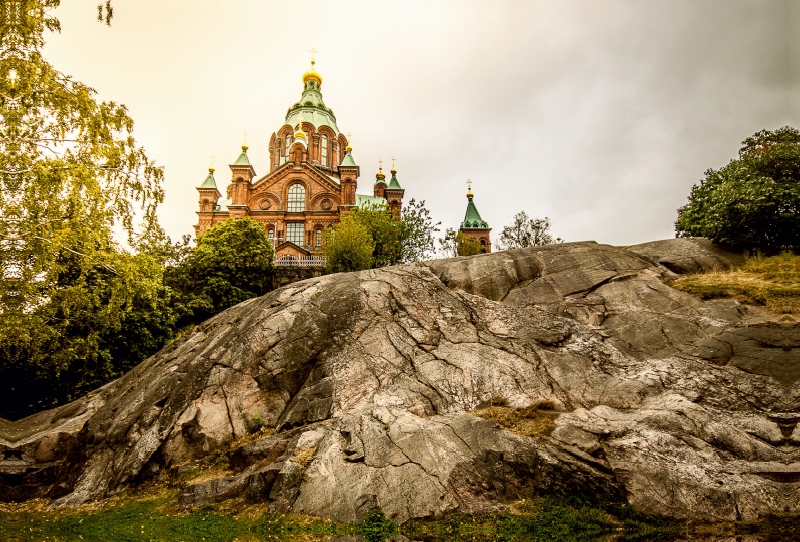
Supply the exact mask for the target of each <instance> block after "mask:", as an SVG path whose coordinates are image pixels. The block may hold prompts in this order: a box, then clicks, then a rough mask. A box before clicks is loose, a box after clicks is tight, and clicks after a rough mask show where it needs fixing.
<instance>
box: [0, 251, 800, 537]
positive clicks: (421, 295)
mask: <svg viewBox="0 0 800 542" xmlns="http://www.w3.org/2000/svg"><path fill="white" fill-rule="evenodd" d="M659 243H661V244H660V245H659V244H658V243H649V244H647V245H641V246H639V247H631V249H630V250H624V249H619V248H615V247H610V246H605V245H599V244H596V243H593V242H585V243H569V244H563V245H551V246H546V247H539V248H533V249H525V250H512V251H507V252H499V253H494V254H486V255H480V256H474V257H469V258H454V259H449V260H439V261H434V262H429V263H427V264H423V265H419V264H415V265H406V266H397V267H389V268H383V269H376V270H370V271H363V272H360V273H349V274H337V275H328V276H324V277H320V278H316V279H310V280H306V281H303V282H299V283H295V284H292V285H289V286H287V287H284V288H281V289H279V290H277V291H275V292H272V293H270V294H268V295H266V296H264V297H261V298H258V299H253V300H250V301H247V302H245V303H242V304H240V305H238V306H236V307H233V308H231V309H229V310H228V311H226V312H224V313H222V314H220V315H218V316H216V317H214V318H212V319H211V320H209V321H207V322H205V323H204V324H203V325H201V326H199V327H198V328H197V329H196V330H195V331H194V332H193V333H191V334H189V335H187V336H185V337H183V338H182V339H181V340H179V341H177V342H176V343H174V344H172V345H170V346H169V347H168V348H166V349H164V350H163V351H161V352H160V353H158V354H157V355H155V356H153V357H152V358H150V359H148V360H146V361H145V362H143V363H142V364H141V365H139V366H138V367H137V368H136V369H134V370H133V371H131V372H130V373H128V374H126V375H125V376H124V377H122V378H121V379H119V380H117V381H115V382H112V383H110V384H108V385H107V386H105V387H103V388H101V389H100V390H98V391H97V392H95V393H93V394H90V395H89V396H87V397H86V398H84V399H81V400H79V401H76V402H75V403H72V404H69V405H66V406H64V407H62V408H59V409H56V410H53V411H48V412H43V413H40V414H37V415H35V416H32V417H29V418H26V419H24V420H20V421H18V422H13V423H12V422H5V423H4V424H3V425H2V426H0V438H2V448H3V453H4V459H3V461H2V462H0V474H2V486H0V498H2V500H6V501H19V500H25V499H30V498H34V497H45V498H50V499H53V502H52V506H55V507H60V506H72V505H77V504H81V503H85V502H88V501H92V500H96V499H102V498H104V497H107V496H109V495H113V494H118V493H120V492H124V491H125V490H126V488H129V487H131V486H133V485H136V484H138V483H140V482H141V481H143V480H146V479H148V478H152V477H159V476H165V475H166V474H165V473H169V474H170V475H171V476H173V477H174V478H177V479H178V480H182V478H181V474H182V473H186V472H188V469H190V468H191V466H192V465H194V464H195V463H192V462H193V461H197V460H199V459H202V458H206V457H209V456H211V455H214V454H217V455H218V456H222V457H224V458H225V465H226V470H224V471H220V472H217V473H216V474H213V475H211V474H209V475H207V476H202V477H199V478H198V477H189V476H187V477H186V478H185V479H183V480H184V481H183V482H180V485H181V487H182V490H181V491H182V494H181V500H182V502H183V503H184V504H186V505H187V506H191V505H201V504H204V503H209V502H215V501H222V500H225V499H232V498H241V499H244V500H246V501H248V502H263V503H268V505H269V509H270V510H271V511H273V512H287V511H291V512H296V513H304V514H311V515H318V516H324V517H328V518H332V519H335V520H338V521H358V520H361V519H363V517H364V516H365V515H366V514H367V512H368V511H370V510H373V509H380V510H382V511H383V512H384V513H385V514H386V516H387V517H389V518H391V519H393V520H394V521H397V522H402V521H405V520H408V519H410V518H425V517H441V516H443V515H446V514H451V513H466V514H473V513H479V512H487V511H494V510H501V509H502V508H503V506H504V505H505V504H506V503H510V502H512V501H514V500H517V499H520V498H525V497H530V496H533V495H537V494H546V493H552V492H564V493H568V494H576V493H577V494H584V495H594V496H597V497H599V498H604V499H608V500H616V501H619V500H627V501H628V502H629V503H630V504H631V505H632V506H633V507H634V508H635V509H636V510H638V511H640V512H642V513H645V514H650V515H656V516H663V517H668V518H673V519H691V520H697V521H736V520H746V521H749V520H757V519H759V518H763V517H765V516H769V515H790V516H792V515H798V514H800V500H798V499H796V498H794V497H793V496H792V492H793V491H794V490H796V487H797V486H798V483H800V431H799V430H797V429H796V428H797V422H798V421H800V386H798V385H797V382H798V380H800V324H798V323H796V322H776V321H774V319H770V318H768V317H765V316H764V313H763V312H762V311H757V310H753V309H750V308H748V307H747V306H744V305H741V304H740V303H739V302H737V301H736V300H734V299H709V300H703V299H700V298H698V297H696V296H693V295H690V294H688V293H685V292H682V291H679V290H676V289H674V288H671V287H670V286H668V285H667V283H669V282H671V281H673V280H675V279H676V278H677V275H676V273H684V272H692V271H703V270H711V269H713V268H715V267H717V268H721V267H730V266H731V265H733V264H734V263H736V262H734V261H733V260H735V259H736V257H737V256H736V255H730V254H725V253H722V252H719V251H717V250H716V249H714V247H711V246H708V245H707V244H704V243H703V242H700V241H693V240H686V239H678V240H672V241H662V242H659ZM687 243H688V244H687ZM503 424H504V425H503ZM263 428H266V429H267V430H262V429H263Z"/></svg>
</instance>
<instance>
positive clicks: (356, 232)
mask: <svg viewBox="0 0 800 542" xmlns="http://www.w3.org/2000/svg"><path fill="white" fill-rule="evenodd" d="M358 213H359V211H351V212H349V213H347V214H345V215H344V216H342V219H341V220H340V221H339V222H338V223H336V224H334V225H332V226H331V227H329V228H327V229H326V230H325V234H324V246H323V252H324V254H325V258H326V260H325V270H326V271H328V272H329V273H341V272H347V271H361V270H363V269H369V268H371V267H372V262H373V253H374V251H375V241H374V239H373V238H372V236H371V235H370V234H369V230H368V229H367V226H366V225H364V223H363V222H361V220H360V218H362V217H359V216H357V215H358Z"/></svg>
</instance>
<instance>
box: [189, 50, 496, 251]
mask: <svg viewBox="0 0 800 542" xmlns="http://www.w3.org/2000/svg"><path fill="white" fill-rule="evenodd" d="M314 64H315V63H314V60H313V59H312V60H311V70H309V71H308V72H306V73H305V74H303V94H302V96H301V97H300V101H299V102H297V103H296V104H294V105H293V106H292V107H290V108H289V110H288V111H287V112H286V118H285V120H284V123H283V125H282V126H281V127H280V128H279V129H278V131H276V132H274V133H273V134H272V136H271V137H270V140H269V173H267V174H266V175H264V176H262V177H260V178H257V175H256V171H255V169H254V168H253V166H252V164H251V163H250V158H249V157H248V156H247V146H246V145H244V146H242V152H241V154H240V155H239V157H238V158H237V159H236V160H235V161H234V162H233V164H231V165H230V169H231V181H230V183H229V184H228V186H227V188H226V190H225V195H224V196H223V195H222V193H221V192H220V191H219V189H218V188H217V181H216V179H215V178H214V168H210V169H209V171H208V176H207V177H206V179H205V181H203V183H202V184H201V185H200V186H199V187H197V191H198V193H199V202H198V203H199V210H198V211H197V215H198V222H197V224H196V225H195V227H194V229H195V237H199V236H200V235H202V234H203V233H204V232H205V231H206V230H207V229H208V228H210V227H212V226H214V225H215V224H218V223H220V222H223V221H225V220H228V219H229V218H244V217H246V216H247V217H250V218H252V219H253V220H257V221H259V222H261V223H262V224H264V228H265V229H266V232H267V237H268V238H269V240H270V242H272V244H273V246H274V247H275V261H276V263H277V265H278V266H295V265H298V266H321V265H322V264H323V263H324V260H323V259H322V257H321V253H322V243H323V232H324V230H325V228H327V227H328V226H330V225H331V224H335V223H336V222H338V221H339V218H340V216H341V215H342V213H345V212H347V211H348V210H349V209H353V208H358V207H362V206H371V205H376V206H385V207H386V208H388V209H389V210H390V211H392V212H393V213H395V214H398V215H399V213H400V210H401V208H402V205H403V196H404V193H405V190H404V189H403V188H401V186H400V182H399V181H398V180H397V171H396V170H395V167H394V163H392V169H391V170H390V173H391V178H390V179H389V181H388V182H387V181H386V174H384V173H383V167H382V165H381V167H379V170H378V173H377V175H376V178H375V183H374V185H373V193H372V195H365V194H357V193H356V190H357V188H358V178H359V176H360V174H361V169H360V167H359V166H358V165H357V164H356V161H355V159H354V158H353V154H352V148H351V147H350V144H349V141H348V139H347V137H345V135H344V134H342V133H341V131H340V130H339V127H338V126H337V124H336V116H335V115H334V114H333V111H332V110H331V109H330V108H328V107H327V106H326V105H325V103H324V102H323V101H322V93H321V91H320V88H321V87H322V77H321V76H320V75H319V74H318V73H317V72H316V71H315V69H314ZM467 198H468V204H467V213H466V216H465V218H464V221H463V222H462V223H461V225H460V228H459V229H460V231H462V232H463V233H464V234H465V235H470V236H472V237H475V238H476V239H478V240H479V242H480V243H481V247H482V250H483V251H484V252H491V246H492V245H491V242H490V240H489V232H490V231H491V230H490V228H489V226H488V224H487V223H486V222H484V221H483V219H481V217H480V214H478V210H477V208H476V207H475V204H474V203H473V194H472V190H471V189H470V191H469V192H468V194H467Z"/></svg>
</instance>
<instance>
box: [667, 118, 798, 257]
mask: <svg viewBox="0 0 800 542" xmlns="http://www.w3.org/2000/svg"><path fill="white" fill-rule="evenodd" d="M742 145H743V146H742V148H741V149H740V150H739V158H738V159H736V160H732V161H731V162H730V163H729V164H728V165H727V166H725V167H723V168H722V169H719V170H714V169H709V170H708V171H706V174H705V178H704V179H703V180H701V181H700V184H699V185H698V184H695V185H694V186H693V187H692V191H691V194H690V195H689V202H688V203H687V204H686V205H684V206H683V207H681V208H680V209H678V220H677V221H676V222H675V230H676V234H675V235H676V237H691V236H697V237H708V238H709V239H711V240H712V241H713V242H715V243H725V244H729V245H733V246H738V247H744V248H756V249H763V250H767V251H769V250H775V249H778V250H798V249H800V132H798V131H797V130H796V129H794V128H791V127H789V126H786V127H784V128H779V129H778V130H775V131H768V130H762V131H760V132H758V133H756V134H754V135H753V136H752V137H749V138H747V139H746V140H745V141H744V142H743V143H742Z"/></svg>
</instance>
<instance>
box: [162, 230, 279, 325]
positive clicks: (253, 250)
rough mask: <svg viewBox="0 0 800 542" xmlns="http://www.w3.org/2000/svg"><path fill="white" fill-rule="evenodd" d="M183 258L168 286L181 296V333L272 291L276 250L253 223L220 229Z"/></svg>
mask: <svg viewBox="0 0 800 542" xmlns="http://www.w3.org/2000/svg"><path fill="white" fill-rule="evenodd" d="M181 256H182V259H181V260H180V262H179V263H178V264H177V265H175V266H174V267H171V268H168V270H167V273H166V277H165V280H164V282H165V284H166V285H167V286H169V287H171V288H172V289H173V290H175V291H176V292H177V293H176V302H175V310H176V311H177V312H179V313H180V322H179V324H178V325H179V327H182V326H185V325H188V324H197V323H200V322H203V321H204V320H206V319H208V318H210V317H211V316H213V315H215V314H217V313H219V312H221V311H223V310H225V309H227V308H229V307H232V306H234V305H236V304H238V303H241V302H242V301H245V300H247V299H250V298H253V297H258V296H260V295H263V294H265V293H266V292H267V291H268V290H269V288H270V286H271V280H272V275H271V273H272V271H273V270H274V257H275V249H274V248H273V247H272V243H270V241H269V239H268V238H267V234H266V232H265V231H264V226H263V224H261V223H259V222H257V221H255V220H253V219H251V218H242V219H238V220H226V221H225V222H221V223H219V224H217V225H215V226H214V227H212V228H210V229H209V230H208V231H206V233H204V234H203V235H201V236H200V237H199V238H198V239H197V248H195V249H194V250H190V251H188V253H183V254H180V255H179V256H178V258H180V257H181Z"/></svg>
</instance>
